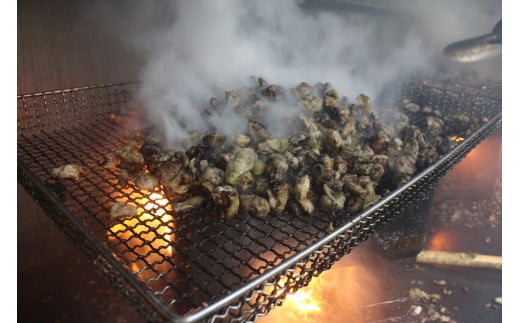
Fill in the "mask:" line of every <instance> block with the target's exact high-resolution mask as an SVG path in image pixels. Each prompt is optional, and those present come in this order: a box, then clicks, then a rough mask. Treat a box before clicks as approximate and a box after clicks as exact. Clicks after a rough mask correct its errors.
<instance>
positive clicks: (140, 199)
mask: <svg viewBox="0 0 520 323" xmlns="http://www.w3.org/2000/svg"><path fill="white" fill-rule="evenodd" d="M123 193H124V195H123V196H121V195H117V193H115V194H114V196H113V198H115V199H116V201H117V202H120V203H127V204H130V205H134V206H136V207H137V216H132V217H126V218H122V220H121V221H119V222H118V223H116V224H114V225H113V226H112V227H110V229H109V230H108V232H107V235H108V240H109V241H110V242H112V243H114V245H118V248H116V249H117V250H116V251H117V252H119V253H122V254H123V257H124V258H125V260H127V261H129V263H128V267H129V268H130V270H131V271H132V272H140V271H141V270H142V268H143V267H144V266H147V265H149V264H150V265H154V266H159V267H161V265H160V264H166V262H165V261H164V260H165V258H168V257H171V256H172V254H173V253H174V251H175V250H174V248H173V247H172V244H171V242H172V241H173V240H174V238H175V237H174V234H173V233H172V228H173V221H172V220H173V217H172V215H171V214H170V213H171V210H172V206H171V204H170V202H169V201H168V199H166V198H165V197H164V196H163V195H162V192H161V193H157V192H153V193H151V194H150V193H149V192H147V191H144V190H142V191H137V190H136V191H134V190H132V189H131V188H127V189H124V190H123ZM116 196H117V197H116ZM121 241H123V242H125V243H124V244H121V243H120V242H121Z"/></svg>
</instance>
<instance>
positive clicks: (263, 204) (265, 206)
mask: <svg viewBox="0 0 520 323" xmlns="http://www.w3.org/2000/svg"><path fill="white" fill-rule="evenodd" d="M240 208H241V210H242V211H243V212H245V213H247V214H250V215H252V216H254V217H257V218H265V217H266V216H267V215H268V214H269V212H270V211H271V207H270V206H269V202H268V201H267V200H266V199H264V198H263V197H260V196H258V195H240Z"/></svg>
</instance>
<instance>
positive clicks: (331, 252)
mask: <svg viewBox="0 0 520 323" xmlns="http://www.w3.org/2000/svg"><path fill="white" fill-rule="evenodd" d="M412 84H413V86H410V85H407V86H406V87H405V91H404V92H403V93H400V95H401V96H411V97H414V96H416V95H417V93H419V94H421V93H423V94H424V93H425V91H424V88H425V87H426V88H428V89H430V90H431V91H430V92H429V93H428V94H427V95H428V99H429V100H432V103H434V102H433V101H435V100H439V102H443V104H444V105H449V106H451V107H452V108H453V109H455V110H456V109H459V108H460V109H461V110H467V107H468V106H474V107H476V109H474V110H475V111H474V112H473V113H475V115H482V114H485V113H486V111H485V110H486V109H487V108H489V106H488V104H489V102H491V101H493V102H494V104H495V106H494V107H493V109H494V110H498V107H497V104H498V103H497V102H500V108H501V100H500V99H497V98H492V97H489V96H485V97H481V96H479V95H475V91H478V88H477V89H476V90H475V89H473V90H472V89H469V88H467V87H463V88H461V87H453V86H450V89H444V88H442V87H439V86H438V85H437V84H435V83H431V82H424V81H421V82H416V83H412ZM137 85H138V83H137V82H127V83H118V84H105V85H96V86H90V87H83V88H75V89H66V90H58V91H49V92H41V93H33V94H26V95H20V96H18V102H19V110H18V111H19V115H18V132H17V134H18V143H19V145H20V142H23V141H24V140H26V139H24V138H26V137H27V136H29V135H30V136H39V135H40V134H42V133H43V135H44V136H45V135H47V130H48V129H53V128H56V127H57V128H58V129H61V128H63V127H65V128H68V127H70V128H71V129H74V127H76V126H82V125H83V122H84V121H85V120H89V119H90V118H94V119H95V118H97V117H100V116H103V115H106V113H107V112H121V110H122V109H123V110H124V109H127V108H130V106H129V105H130V104H131V101H130V100H129V98H128V97H126V95H127V94H129V93H130V92H129V91H131V90H127V88H130V89H132V88H135V87H136V86H137ZM441 85H442V84H441ZM421 88H422V89H423V90H421ZM118 89H120V92H118V91H119V90H118ZM111 91H114V92H111ZM407 91H408V92H407ZM414 91H415V92H416V93H415V95H414V94H413V93H414ZM472 91H473V92H472ZM82 93H87V96H86V97H88V95H91V98H93V99H96V100H99V101H100V103H101V104H100V106H99V108H100V109H99V110H96V109H93V110H91V111H88V113H85V112H86V111H87V110H86V109H85V107H86V106H85V105H84V103H85V102H84V101H81V100H82V99H81V97H82V96H81V94H82ZM90 93H92V94H90ZM105 95H106V96H105ZM120 96H122V99H119V98H120ZM46 97H48V98H52V100H49V101H51V102H50V103H52V105H51V104H50V103H49V102H47V103H46V104H43V107H45V108H46V109H47V111H46V113H47V114H49V113H50V114H52V113H56V118H55V119H56V121H53V120H51V119H46V118H43V117H42V116H46V114H45V113H42V114H41V115H38V114H35V115H34V116H33V117H31V118H33V120H36V121H34V122H35V124H32V123H31V122H32V121H28V120H29V119H30V118H29V117H28V116H27V115H25V116H24V114H23V113H21V109H22V110H23V109H24V107H25V108H26V106H25V105H24V104H25V103H23V102H25V101H27V100H31V99H34V98H37V99H38V98H42V99H43V100H44V101H45V100H46ZM112 97H114V98H115V99H114V100H110V98H112ZM419 97H420V95H419ZM107 98H108V101H106V102H105V101H103V100H104V99H107ZM20 102H22V107H20ZM78 102H79V103H81V104H79V105H78ZM71 104H72V105H71ZM60 106H63V107H64V108H63V109H65V110H63V109H60ZM51 107H52V111H50V109H51ZM54 109H55V110H54ZM49 111H50V112H49ZM22 112H23V111H22ZM494 112H495V113H494V114H493V115H492V117H491V118H490V120H489V121H488V122H487V123H486V124H484V125H483V126H482V127H480V128H479V129H478V130H477V131H475V132H474V133H473V134H472V135H471V136H470V137H468V138H466V139H465V140H464V141H463V142H461V143H460V144H458V145H457V146H456V147H455V148H454V149H452V150H451V151H450V152H449V153H448V154H446V155H445V156H443V157H442V158H441V159H440V160H439V161H437V162H436V163H435V164H433V165H431V166H430V167H428V168H427V169H424V170H423V171H422V172H420V173H419V174H417V175H416V176H415V177H414V178H413V179H412V180H411V181H409V182H408V183H406V184H405V185H404V186H402V187H400V188H399V189H398V190H396V191H394V192H393V193H392V194H390V195H389V196H386V197H385V198H384V199H382V200H381V201H379V202H378V203H377V204H375V205H374V206H372V207H371V208H369V209H368V210H365V211H364V212H362V213H361V214H359V215H356V217H355V218H353V219H351V220H350V221H347V222H346V223H344V224H343V225H341V226H339V227H338V228H336V229H335V230H334V231H333V232H331V233H329V234H326V235H325V236H323V237H322V238H321V239H319V240H318V241H317V242H315V243H312V244H311V245H309V246H307V248H305V249H303V250H300V251H298V252H297V253H296V254H294V255H292V256H290V257H288V258H287V259H284V260H283V261H282V262H281V263H278V264H276V265H275V266H273V267H272V268H270V269H268V270H266V271H265V272H263V273H262V274H260V275H258V276H257V277H255V278H254V279H252V280H250V281H248V282H247V283H245V284H243V285H241V286H240V287H239V288H236V289H235V290H233V291H231V292H230V293H228V294H227V295H224V296H222V297H219V298H218V299H216V300H214V301H213V302H211V303H209V304H207V306H205V307H204V308H202V309H200V310H197V311H195V312H193V313H190V314H188V315H184V316H183V315H179V314H177V313H174V312H173V311H172V309H171V307H170V306H169V305H167V304H165V303H163V302H161V301H160V299H158V298H157V296H156V295H155V294H154V292H153V291H152V290H150V289H148V288H147V286H146V285H145V284H144V283H143V282H142V281H140V280H139V279H137V277H136V276H135V275H134V274H132V273H131V272H129V271H128V269H127V268H126V267H125V266H124V265H123V264H122V263H121V262H120V261H118V260H117V259H116V258H114V256H113V255H112V253H111V250H109V249H107V247H106V246H105V245H104V244H103V243H102V242H101V241H100V239H99V237H97V236H96V235H95V234H92V232H91V231H90V230H89V229H88V228H87V227H86V226H85V224H84V223H82V221H81V220H80V219H78V218H77V217H76V216H75V215H74V214H73V213H72V212H71V210H70V209H69V208H68V207H67V206H65V205H64V203H63V201H62V200H61V199H60V197H59V196H58V194H56V193H55V192H54V191H52V190H50V189H49V186H48V185H46V184H45V182H44V181H42V176H41V175H40V176H39V175H38V174H36V173H35V172H34V171H33V170H31V169H30V168H29V167H28V166H27V165H26V163H24V162H23V161H22V160H21V159H20V157H19V158H18V163H17V166H18V169H17V170H18V181H19V182H20V183H21V184H22V185H23V187H24V188H25V190H26V191H27V192H28V193H29V194H30V195H31V196H32V197H33V198H34V199H35V200H36V202H37V203H38V204H39V205H40V206H42V208H43V209H44V210H45V211H46V213H47V215H49V217H50V218H51V219H52V220H53V221H54V222H55V223H56V224H57V225H58V226H59V227H60V228H61V230H62V231H64V232H65V233H66V234H67V235H68V236H69V238H71V240H72V241H73V242H74V244H75V245H76V246H78V247H79V248H80V249H81V250H82V251H83V252H84V253H85V254H86V255H87V256H88V257H89V259H91V260H92V261H93V263H94V264H95V265H96V266H97V267H98V268H99V270H100V271H101V272H102V273H104V274H105V276H106V277H107V278H108V279H109V281H110V282H111V283H112V285H113V286H114V287H116V288H117V289H119V290H120V292H121V294H123V296H125V298H126V299H127V301H128V302H129V303H130V304H131V305H133V306H134V307H136V310H137V311H138V312H140V313H141V314H142V315H143V317H144V318H145V319H146V320H147V321H151V322H152V321H153V322H155V321H163V320H168V321H175V322H195V321H202V320H208V321H220V320H229V321H244V320H246V321H254V320H256V318H257V316H260V315H266V314H267V313H268V312H269V311H270V310H271V309H272V308H274V307H275V306H278V305H280V304H281V303H282V302H283V299H284V297H285V295H286V293H288V292H292V291H296V290H298V289H299V288H301V287H303V286H306V285H307V284H308V283H309V282H310V281H311V279H312V277H314V276H317V275H319V274H320V273H321V272H323V271H324V270H327V269H329V268H330V267H331V266H332V265H333V264H334V262H335V261H337V260H338V259H340V258H341V257H342V256H344V255H346V254H348V253H349V252H350V251H351V250H352V249H353V248H354V247H355V246H357V245H358V244H359V243H361V242H363V241H365V240H366V239H367V238H368V237H369V236H370V235H371V234H372V233H374V232H375V231H376V230H378V229H380V228H381V227H382V226H383V225H384V223H386V222H387V221H388V220H390V219H391V218H394V217H395V216H397V215H398V214H400V213H402V212H403V211H404V210H406V209H408V208H410V207H413V206H414V205H417V204H420V203H422V202H424V201H425V200H427V198H428V196H429V193H430V192H431V190H432V189H434V188H435V186H436V184H437V182H438V180H439V179H440V178H441V177H442V176H444V175H445V174H446V173H447V172H448V171H449V170H450V169H451V168H453V167H454V166H455V165H456V164H457V163H458V162H459V161H460V160H462V159H463V158H464V157H465V156H466V155H467V154H468V153H469V152H470V151H471V150H472V149H473V148H474V147H475V146H476V145H478V143H479V142H480V141H482V140H483V139H484V138H485V137H486V136H487V135H488V134H490V133H491V132H492V131H493V130H495V129H497V128H498V127H500V126H501V112H500V111H494ZM26 113H27V111H26ZM83 113H85V114H83ZM78 116H79V117H80V119H78V118H77V117H78ZM28 118H29V119H28ZM70 121H72V122H70ZM49 131H51V130H49ZM19 149H20V148H19ZM18 154H20V150H19V151H18Z"/></svg>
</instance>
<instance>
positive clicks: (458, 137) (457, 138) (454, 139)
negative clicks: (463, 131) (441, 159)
mask: <svg viewBox="0 0 520 323" xmlns="http://www.w3.org/2000/svg"><path fill="white" fill-rule="evenodd" d="M451 140H453V141H456V142H460V141H464V137H460V136H457V135H454V136H451Z"/></svg>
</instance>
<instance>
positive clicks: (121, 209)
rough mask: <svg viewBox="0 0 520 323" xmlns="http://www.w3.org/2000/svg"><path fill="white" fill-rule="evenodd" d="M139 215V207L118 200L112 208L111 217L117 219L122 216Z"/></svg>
mask: <svg viewBox="0 0 520 323" xmlns="http://www.w3.org/2000/svg"><path fill="white" fill-rule="evenodd" d="M136 215H137V207H135V206H133V205H130V204H125V203H119V202H116V203H114V204H113V205H112V207H111V208H110V217H111V218H112V219H116V218H119V217H122V216H136Z"/></svg>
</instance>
